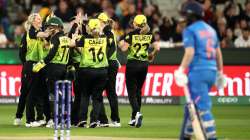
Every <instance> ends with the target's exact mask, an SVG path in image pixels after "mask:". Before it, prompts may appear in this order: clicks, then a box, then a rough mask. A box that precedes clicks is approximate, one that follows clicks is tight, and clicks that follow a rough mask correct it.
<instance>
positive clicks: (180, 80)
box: [174, 68, 188, 87]
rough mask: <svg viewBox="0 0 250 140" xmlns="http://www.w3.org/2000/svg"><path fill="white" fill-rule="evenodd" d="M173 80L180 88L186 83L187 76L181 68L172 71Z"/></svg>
mask: <svg viewBox="0 0 250 140" xmlns="http://www.w3.org/2000/svg"><path fill="white" fill-rule="evenodd" d="M174 79H175V83H176V84H177V85H178V86H180V87H183V86H184V85H186V84H187V83H188V78H187V75H186V74H185V73H184V70H183V69H182V68H179V69H177V70H175V71H174Z"/></svg>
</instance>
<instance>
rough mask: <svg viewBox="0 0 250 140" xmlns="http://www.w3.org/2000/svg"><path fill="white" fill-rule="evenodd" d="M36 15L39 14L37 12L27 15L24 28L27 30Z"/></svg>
mask: <svg viewBox="0 0 250 140" xmlns="http://www.w3.org/2000/svg"><path fill="white" fill-rule="evenodd" d="M36 16H39V14H38V13H32V14H30V15H29V17H28V19H27V21H26V22H25V23H24V28H25V30H26V31H27V32H28V31H29V29H30V27H31V26H32V23H33V21H34V20H35V18H36Z"/></svg>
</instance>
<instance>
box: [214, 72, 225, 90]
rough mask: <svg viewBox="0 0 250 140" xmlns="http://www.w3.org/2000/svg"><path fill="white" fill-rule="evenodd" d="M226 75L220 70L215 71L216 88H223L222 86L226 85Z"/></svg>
mask: <svg viewBox="0 0 250 140" xmlns="http://www.w3.org/2000/svg"><path fill="white" fill-rule="evenodd" d="M226 79H227V76H226V75H224V74H223V72H222V71H217V73H216V81H215V86H216V87H217V89H223V88H224V87H226V86H227V80H226Z"/></svg>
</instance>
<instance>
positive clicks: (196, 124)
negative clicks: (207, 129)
mask: <svg viewBox="0 0 250 140" xmlns="http://www.w3.org/2000/svg"><path fill="white" fill-rule="evenodd" d="M183 90H184V94H185V97H186V101H187V105H188V111H189V116H190V121H191V124H192V127H193V131H194V136H195V139H196V140H207V138H206V134H205V133H204V131H203V130H204V129H203V127H202V125H201V122H200V118H199V116H198V112H197V110H196V108H195V105H194V102H193V100H192V99H191V97H190V93H189V90H188V87H187V85H184V86H183Z"/></svg>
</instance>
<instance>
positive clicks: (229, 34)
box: [221, 28, 235, 48]
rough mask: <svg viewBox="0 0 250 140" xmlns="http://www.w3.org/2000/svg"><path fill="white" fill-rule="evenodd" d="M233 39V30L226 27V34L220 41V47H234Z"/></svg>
mask: <svg viewBox="0 0 250 140" xmlns="http://www.w3.org/2000/svg"><path fill="white" fill-rule="evenodd" d="M233 40H234V35H233V31H232V30H231V29H230V28H227V30H226V36H225V38H224V39H223V40H222V41H221V47H222V48H235V46H234V42H233Z"/></svg>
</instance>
